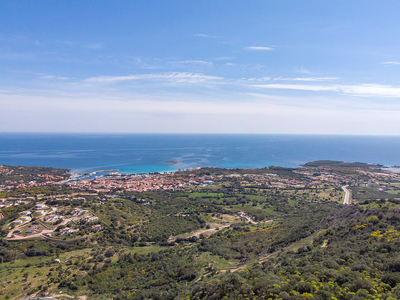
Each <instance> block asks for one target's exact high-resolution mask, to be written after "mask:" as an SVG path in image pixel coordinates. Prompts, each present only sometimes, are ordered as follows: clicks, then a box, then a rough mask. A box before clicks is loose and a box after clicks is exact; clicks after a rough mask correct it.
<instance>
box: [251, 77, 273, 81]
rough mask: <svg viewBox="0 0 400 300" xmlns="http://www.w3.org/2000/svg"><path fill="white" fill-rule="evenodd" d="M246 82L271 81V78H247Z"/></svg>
mask: <svg viewBox="0 0 400 300" xmlns="http://www.w3.org/2000/svg"><path fill="white" fill-rule="evenodd" d="M247 80H249V81H268V80H271V77H261V78H256V77H254V78H249V79H247Z"/></svg>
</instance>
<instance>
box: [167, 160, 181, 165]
mask: <svg viewBox="0 0 400 300" xmlns="http://www.w3.org/2000/svg"><path fill="white" fill-rule="evenodd" d="M167 163H170V164H179V163H180V162H179V161H177V160H167Z"/></svg>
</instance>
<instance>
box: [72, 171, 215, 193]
mask: <svg viewBox="0 0 400 300" xmlns="http://www.w3.org/2000/svg"><path fill="white" fill-rule="evenodd" d="M210 179H211V178H210V176H205V177H196V178H194V177H192V176H189V177H176V176H172V175H170V174H158V175H120V176H113V177H107V176H106V177H101V178H96V179H84V180H77V181H73V182H68V183H64V184H65V185H67V186H69V187H71V188H73V189H78V190H85V189H86V190H92V191H96V192H98V193H100V192H101V193H109V192H113V191H127V192H146V191H179V190H184V189H185V188H187V187H189V186H191V185H210V184H214V182H213V181H212V180H210Z"/></svg>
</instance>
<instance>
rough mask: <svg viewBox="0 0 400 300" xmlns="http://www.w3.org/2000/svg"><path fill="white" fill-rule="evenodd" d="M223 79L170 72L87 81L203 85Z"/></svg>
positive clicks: (96, 78) (89, 79)
mask: <svg viewBox="0 0 400 300" xmlns="http://www.w3.org/2000/svg"><path fill="white" fill-rule="evenodd" d="M222 79H224V78H223V77H218V76H210V75H204V74H197V73H186V72H170V73H158V74H139V75H128V76H99V77H91V78H88V79H86V80H85V81H86V82H97V83H116V82H121V81H129V80H164V81H173V82H187V83H201V82H210V81H215V80H216V81H220V80H222Z"/></svg>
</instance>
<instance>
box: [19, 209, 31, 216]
mask: <svg viewBox="0 0 400 300" xmlns="http://www.w3.org/2000/svg"><path fill="white" fill-rule="evenodd" d="M30 214H32V213H31V212H30V211H29V210H27V211H23V212H22V213H21V215H25V216H27V215H30Z"/></svg>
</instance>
